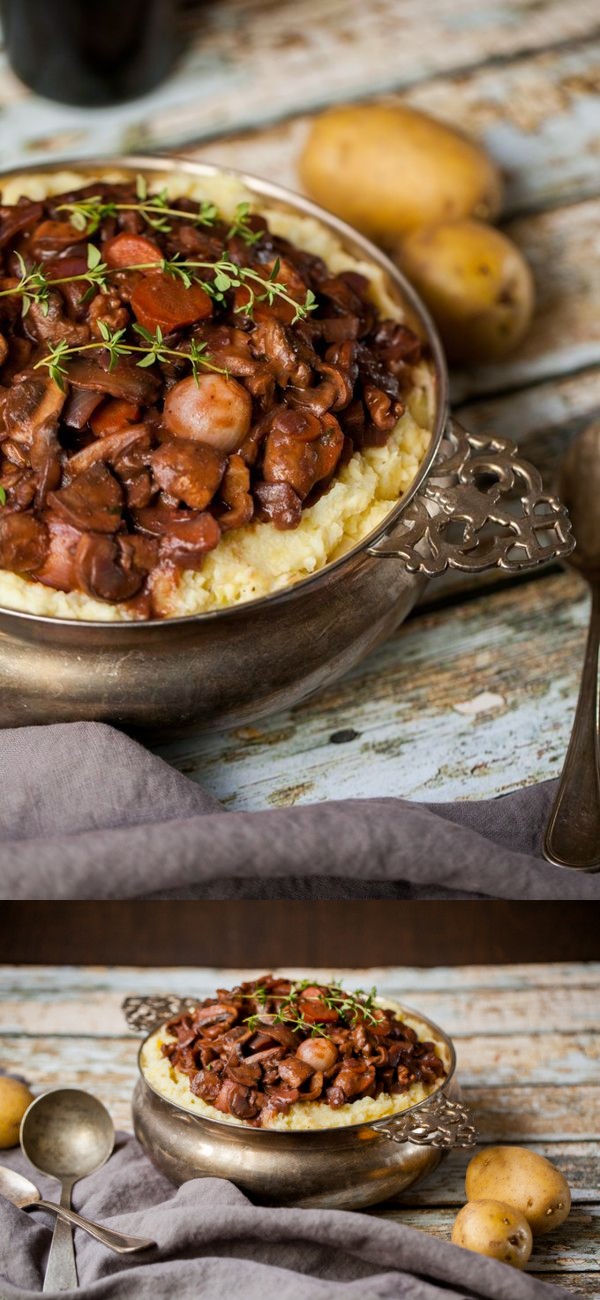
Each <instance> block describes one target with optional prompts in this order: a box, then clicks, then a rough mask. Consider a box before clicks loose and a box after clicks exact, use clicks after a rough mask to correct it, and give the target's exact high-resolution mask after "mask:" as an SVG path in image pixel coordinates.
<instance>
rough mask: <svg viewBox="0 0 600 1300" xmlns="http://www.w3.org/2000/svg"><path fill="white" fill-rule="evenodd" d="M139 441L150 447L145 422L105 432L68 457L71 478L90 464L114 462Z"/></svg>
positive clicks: (89, 467)
mask: <svg viewBox="0 0 600 1300" xmlns="http://www.w3.org/2000/svg"><path fill="white" fill-rule="evenodd" d="M141 443H146V445H147V446H148V447H150V435H149V432H148V428H147V426H146V425H145V424H130V425H126V426H125V428H124V429H119V430H118V431H117V432H116V433H107V435H106V437H105V438H95V439H94V441H93V442H90V443H88V445H87V447H83V448H82V449H81V451H77V452H75V455H74V456H71V457H70V458H69V461H68V470H69V474H70V475H71V477H72V478H73V477H75V475H77V474H85V473H86V471H87V470H88V469H91V467H92V465H96V464H98V463H99V462H100V461H113V462H114V461H116V460H117V459H118V457H119V456H122V455H123V453H124V452H126V451H129V450H130V449H131V448H132V447H135V446H137V445H140V444H141Z"/></svg>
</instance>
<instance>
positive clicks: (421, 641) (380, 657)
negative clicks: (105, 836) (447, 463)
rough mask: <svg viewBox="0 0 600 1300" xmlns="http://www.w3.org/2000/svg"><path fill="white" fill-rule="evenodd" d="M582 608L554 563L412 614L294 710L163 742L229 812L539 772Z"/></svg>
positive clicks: (568, 675) (546, 762)
mask: <svg viewBox="0 0 600 1300" xmlns="http://www.w3.org/2000/svg"><path fill="white" fill-rule="evenodd" d="M390 563H393V561H390ZM587 608H588V599H587V594H586V592H585V590H584V587H583V584H582V583H581V580H580V579H579V578H577V577H575V576H573V575H566V574H562V573H560V574H557V575H552V576H548V577H546V578H544V579H543V580H540V581H538V582H534V583H527V584H524V585H523V586H518V587H511V588H507V589H503V590H502V591H497V592H494V593H493V594H487V595H483V596H480V597H478V598H477V599H476V600H472V601H470V602H467V603H465V604H462V605H453V606H450V607H445V608H441V609H436V610H431V611H429V612H427V613H423V614H419V616H418V617H417V618H414V619H412V620H410V621H409V622H408V623H406V624H404V625H403V626H402V628H400V629H399V631H398V632H397V633H396V635H395V636H393V637H392V638H391V639H390V640H389V641H388V642H387V643H386V644H385V645H384V646H382V647H381V648H380V649H379V650H377V651H376V652H375V653H374V654H373V655H371V656H370V658H369V659H368V660H367V661H366V662H365V663H363V664H362V665H360V666H359V667H358V668H357V669H355V670H354V671H353V672H352V673H350V674H349V675H348V676H347V677H345V678H344V679H343V680H342V681H340V682H338V683H336V684H334V685H333V686H331V687H330V688H328V689H326V690H325V691H321V692H320V693H319V694H318V695H316V696H314V697H313V698H311V699H310V700H308V701H305V702H304V703H303V704H301V705H298V706H297V707H296V708H295V709H291V710H288V711H286V712H284V713H278V714H275V715H273V716H272V717H270V718H268V719H266V720H265V721H263V722H259V723H257V724H256V726H254V727H251V728H248V727H245V728H240V729H238V730H237V731H235V732H230V733H228V734H225V735H223V734H217V733H211V734H204V735H198V736H194V737H192V738H188V739H185V740H180V741H177V742H173V743H171V744H168V745H163V746H160V747H159V748H158V750H157V752H159V753H160V754H161V755H162V756H163V757H164V758H166V759H167V760H168V761H169V762H170V763H172V764H174V765H175V766H176V767H178V768H179V770H180V771H183V772H185V773H186V774H187V775H188V776H190V777H191V778H192V779H193V780H198V781H201V783H202V784H203V786H204V787H205V788H206V789H207V790H209V791H210V792H211V794H214V795H215V796H216V797H217V798H219V799H220V800H221V801H222V802H223V803H224V804H225V805H226V806H227V807H231V808H236V809H238V808H260V807H278V806H279V807H281V806H286V805H290V804H296V803H308V802H315V801H320V800H325V799H332V798H344V797H346V796H349V797H356V796H361V797H368V796H369V795H378V796H381V795H392V794H395V795H401V796H402V797H405V798H409V799H420V800H427V799H429V800H438V801H440V800H446V799H455V798H467V799H474V798H489V797H491V796H494V795H497V794H500V793H502V792H504V791H507V790H510V789H512V788H513V787H514V785H515V783H519V784H529V783H531V782H534V781H539V780H545V779H547V778H549V777H552V776H554V775H556V774H557V773H558V771H559V770H560V765H561V763H562V760H563V756H564V752H565V748H566V744H567V741H568V736H569V731H570V727H571V721H572V716H573V710H574V706H575V699H576V693H577V687H578V676H579V671H580V663H581V658H582V654H583V645H584V638H585V627H586V621H587ZM340 733H341V735H340ZM517 774H518V775H517Z"/></svg>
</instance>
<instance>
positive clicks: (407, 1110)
mask: <svg viewBox="0 0 600 1300" xmlns="http://www.w3.org/2000/svg"><path fill="white" fill-rule="evenodd" d="M376 1000H377V1001H382V1002H383V1003H384V1004H386V1005H388V1006H390V1005H393V1007H394V1009H396V1008H397V1009H398V1010H400V1011H402V1012H404V1013H406V1014H408V1015H409V1016H412V1017H414V1019H415V1020H419V1021H420V1022H421V1023H422V1024H424V1025H427V1027H428V1028H429V1029H430V1030H432V1031H433V1033H434V1034H435V1035H437V1037H438V1038H439V1039H440V1041H441V1042H442V1043H443V1044H444V1046H445V1048H446V1050H447V1052H448V1054H449V1058H450V1061H449V1065H448V1070H447V1073H446V1075H445V1076H444V1078H443V1079H442V1080H441V1081H440V1083H439V1085H438V1087H437V1088H434V1089H433V1090H432V1091H431V1092H430V1093H428V1095H427V1097H423V1100H422V1101H416V1102H415V1103H414V1105H412V1106H405V1107H404V1108H402V1109H400V1110H397V1111H392V1112H391V1113H390V1114H389V1115H382V1116H380V1118H379V1119H374V1120H369V1119H363V1120H357V1122H356V1124H332V1125H331V1126H330V1127H325V1128H314V1129H275V1128H255V1127H253V1125H251V1124H244V1123H243V1122H242V1123H239V1124H232V1123H231V1121H230V1120H225V1119H213V1117H212V1115H203V1114H200V1113H197V1112H196V1111H194V1110H191V1109H190V1108H189V1107H187V1106H182V1105H181V1104H180V1102H178V1101H173V1099H172V1098H171V1097H166V1096H165V1094H164V1093H163V1092H159V1090H158V1088H155V1087H153V1085H152V1084H151V1083H150V1082H149V1080H148V1078H147V1077H146V1075H145V1073H144V1070H143V1069H142V1052H143V1050H144V1048H145V1046H146V1043H148V1042H149V1041H150V1039H151V1038H153V1037H154V1034H156V1033H158V1032H159V1030H160V1029H161V1028H162V1027H163V1026H162V1025H157V1026H156V1028H155V1029H152V1030H151V1031H150V1033H149V1034H146V1037H145V1038H144V1040H143V1042H142V1043H141V1044H140V1048H139V1051H138V1054H137V1065H138V1071H139V1074H140V1078H141V1080H142V1082H143V1084H144V1086H145V1087H146V1088H148V1091H149V1092H151V1093H152V1095H153V1096H154V1097H157V1098H158V1099H159V1101H161V1102H164V1103H165V1104H166V1105H167V1106H171V1107H172V1108H173V1110H174V1111H176V1112H177V1113H178V1114H181V1115H185V1116H186V1117H187V1118H188V1119H189V1118H190V1117H191V1118H192V1119H194V1120H197V1121H198V1122H199V1123H200V1124H208V1125H210V1126H213V1125H214V1126H215V1128H216V1129H217V1130H221V1132H225V1133H232V1132H233V1133H234V1134H235V1133H240V1132H243V1133H253V1134H254V1133H256V1134H260V1135H261V1136H265V1135H266V1136H267V1137H278V1136H279V1135H281V1136H282V1137H286V1138H290V1137H291V1138H296V1137H298V1138H312V1137H314V1136H315V1134H319V1135H320V1136H321V1137H323V1136H328V1135H330V1134H334V1135H335V1134H342V1133H356V1132H358V1131H359V1130H360V1129H364V1128H370V1129H377V1128H378V1126H383V1125H385V1124H389V1122H390V1120H391V1119H394V1118H395V1116H397V1115H410V1114H414V1113H416V1112H417V1111H419V1110H421V1108H422V1107H423V1106H427V1105H428V1103H429V1102H430V1101H432V1099H433V1098H434V1097H437V1096H439V1095H440V1093H442V1092H443V1091H444V1089H445V1088H447V1087H448V1084H449V1083H450V1081H451V1079H452V1078H453V1077H454V1074H455V1073H456V1048H455V1046H454V1043H453V1041H452V1039H451V1038H450V1037H449V1036H448V1034H447V1033H445V1031H444V1030H443V1029H441V1028H440V1026H439V1025H437V1024H436V1023H435V1021H434V1020H430V1018H429V1016H424V1015H423V1014H422V1013H421V1012H420V1011H415V1010H414V1009H413V1008H412V1007H408V1006H406V1005H405V1004H404V1003H399V1002H398V1003H396V1002H394V1001H393V999H391V998H389V999H388V998H385V999H383V1000H380V999H376ZM163 1023H165V1024H166V1021H165V1022H163ZM252 1140H254V1139H252Z"/></svg>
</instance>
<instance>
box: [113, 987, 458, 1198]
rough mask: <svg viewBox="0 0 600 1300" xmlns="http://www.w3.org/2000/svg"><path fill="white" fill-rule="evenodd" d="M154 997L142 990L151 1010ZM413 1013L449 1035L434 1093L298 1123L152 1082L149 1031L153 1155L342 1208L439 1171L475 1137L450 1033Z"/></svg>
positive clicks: (144, 1137)
mask: <svg viewBox="0 0 600 1300" xmlns="http://www.w3.org/2000/svg"><path fill="white" fill-rule="evenodd" d="M128 1001H130V1002H132V1003H136V1002H137V1000H136V999H131V1000H130V999H128ZM152 1001H153V999H149V1000H147V999H141V1000H140V1002H141V1003H142V1005H143V1008H144V1013H145V1014H146V1015H147V1013H148V1008H149V1006H150V1007H151V1006H152ZM177 1001H178V999H174V1000H173V1005H172V1007H171V1011H170V1014H175V1005H174V1004H175V1003H176V1002H177ZM386 1004H387V1005H390V1003H389V1000H386ZM392 1005H394V1006H397V1009H399V1010H403V1011H406V1012H408V1011H409V1008H408V1007H399V1006H398V1004H395V1003H394V1004H392ZM189 1006H190V1001H189V1000H181V1004H180V1007H179V1009H180V1010H185V1009H186V1008H188V1007H189ZM410 1014H411V1015H414V1016H415V1017H417V1018H418V1019H419V1020H420V1021H422V1023H423V1024H424V1025H425V1026H427V1028H428V1029H429V1030H430V1031H431V1033H432V1035H433V1036H434V1038H437V1039H438V1040H440V1041H441V1042H442V1043H444V1045H445V1046H446V1048H447V1051H448V1056H449V1069H448V1074H447V1076H446V1078H445V1079H444V1080H443V1082H442V1083H441V1084H440V1087H439V1088H437V1089H436V1091H435V1092H433V1093H432V1094H431V1095H430V1096H429V1097H428V1098H427V1099H426V1100H425V1101H422V1102H419V1103H418V1104H417V1105H415V1106H411V1107H409V1108H408V1109H407V1110H404V1111H400V1112H398V1114H397V1115H392V1116H386V1118H385V1119H381V1120H376V1121H374V1122H369V1123H362V1124H352V1125H348V1126H345V1127H343V1128H330V1129H313V1130H306V1129H304V1130H294V1131H286V1130H275V1129H266V1128H265V1129H262V1128H252V1127H251V1126H249V1125H242V1124H231V1123H228V1122H227V1121H226V1120H218V1119H208V1118H205V1117H204V1115H199V1114H196V1113H193V1112H192V1111H190V1110H186V1109H185V1108H184V1107H183V1106H179V1105H178V1104H177V1103H176V1102H173V1101H170V1100H169V1099H168V1098H166V1097H164V1096H162V1095H161V1093H159V1092H157V1091H156V1090H155V1089H154V1088H153V1087H152V1085H151V1084H150V1083H149V1082H148V1080H147V1079H146V1078H145V1076H144V1074H143V1071H142V1067H141V1054H142V1052H143V1050H144V1046H145V1042H146V1041H147V1040H144V1043H142V1046H141V1048H140V1053H139V1056H138V1066H139V1071H140V1078H139V1080H138V1082H137V1084H136V1088H135V1092H134V1095H133V1127H134V1131H135V1135H136V1137H137V1139H138V1141H139V1142H140V1143H141V1145H142V1147H143V1148H144V1150H145V1152H146V1155H147V1156H148V1158H149V1159H150V1160H151V1161H152V1163H153V1164H154V1165H156V1166H157V1168H158V1169H160V1170H161V1171H162V1172H163V1173H164V1174H166V1176H167V1177H168V1178H170V1179H171V1182H173V1183H176V1184H178V1185H179V1184H180V1183H185V1182H187V1181H188V1180H189V1179H190V1178H227V1179H229V1180H230V1181H231V1182H232V1183H235V1184H236V1186H237V1187H239V1188H241V1190H242V1191H243V1192H245V1193H246V1194H247V1195H248V1196H249V1197H251V1199H252V1200H254V1201H259V1202H261V1203H262V1204H266V1205H298V1206H304V1207H306V1206H326V1207H329V1208H330V1209H332V1208H333V1209H338V1210H356V1209H360V1208H361V1207H362V1206H365V1205H375V1204H376V1203H377V1202H378V1201H383V1200H387V1199H388V1198H389V1197H392V1196H398V1195H399V1194H400V1193H401V1192H403V1191H406V1189H407V1188H408V1187H412V1186H413V1185H414V1184H415V1183H416V1182H418V1181H420V1180H421V1179H422V1178H425V1177H426V1176H427V1175H428V1174H430V1173H432V1172H433V1170H434V1169H436V1168H437V1166H438V1164H439V1163H440V1160H441V1159H442V1156H443V1155H444V1153H445V1152H447V1151H449V1150H451V1149H452V1148H453V1147H471V1146H473V1145H474V1143H475V1140H476V1130H475V1128H474V1126H473V1124H472V1123H471V1119H470V1115H469V1111H468V1109H467V1107H466V1106H465V1105H464V1103H463V1102H461V1101H460V1100H459V1098H460V1089H459V1086H458V1083H457V1080H456V1077H455V1068H456V1055H455V1051H454V1047H453V1044H452V1042H451V1040H450V1039H449V1038H448V1036H447V1034H445V1033H444V1032H443V1030H441V1029H440V1028H439V1027H438V1026H437V1025H435V1024H434V1023H433V1021H431V1020H429V1019H427V1017H426V1016H422V1015H421V1013H420V1012H417V1011H415V1012H411V1013H410ZM127 1019H128V1023H129V1024H130V1026H132V1027H133V1028H136V1027H138V1026H139V1021H136V1016H135V1009H133V1010H132V1011H131V1012H130V1014H128V1016H127ZM150 1019H151V1017H150ZM142 1023H144V1022H142ZM145 1023H146V1024H147V1023H148V1021H147V1020H146V1022H145ZM155 1028H156V1026H155ZM152 1032H154V1030H153V1031H152ZM149 1037H150V1035H149Z"/></svg>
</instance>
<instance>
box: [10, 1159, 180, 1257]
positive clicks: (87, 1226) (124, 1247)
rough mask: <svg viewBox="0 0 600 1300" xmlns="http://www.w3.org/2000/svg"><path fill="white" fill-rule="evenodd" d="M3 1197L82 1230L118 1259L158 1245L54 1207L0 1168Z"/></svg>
mask: <svg viewBox="0 0 600 1300" xmlns="http://www.w3.org/2000/svg"><path fill="white" fill-rule="evenodd" d="M0 1196H5V1197H6V1200H7V1201H12V1204H13V1205H16V1206H17V1209H19V1210H50V1211H51V1212H52V1214H55V1215H56V1217H57V1219H68V1221H69V1223H73V1224H74V1225H75V1227H76V1228H83V1231H84V1232H87V1233H89V1235H90V1237H95V1238H96V1241H100V1242H102V1245H103V1246H106V1247H107V1248H108V1249H109V1250H115V1251H116V1252H117V1254H118V1255H129V1254H133V1252H134V1251H136V1250H148V1248H149V1247H150V1246H155V1245H156V1242H155V1241H149V1240H148V1239H147V1238H146V1237H130V1236H128V1235H127V1234H126V1233H125V1232H117V1231H116V1229H115V1228H103V1227H102V1224H101V1223H93V1221H92V1220H91V1219H86V1218H84V1216H83V1214H76V1213H75V1210H65V1209H63V1208H62V1207H61V1206H60V1205H55V1203H54V1201H44V1200H43V1199H42V1197H41V1196H40V1193H39V1190H38V1188H37V1187H36V1185H35V1183H32V1182H30V1180H29V1178H25V1176H24V1175H23V1174H18V1173H16V1172H15V1170H14V1169H7V1167H6V1165H0Z"/></svg>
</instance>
